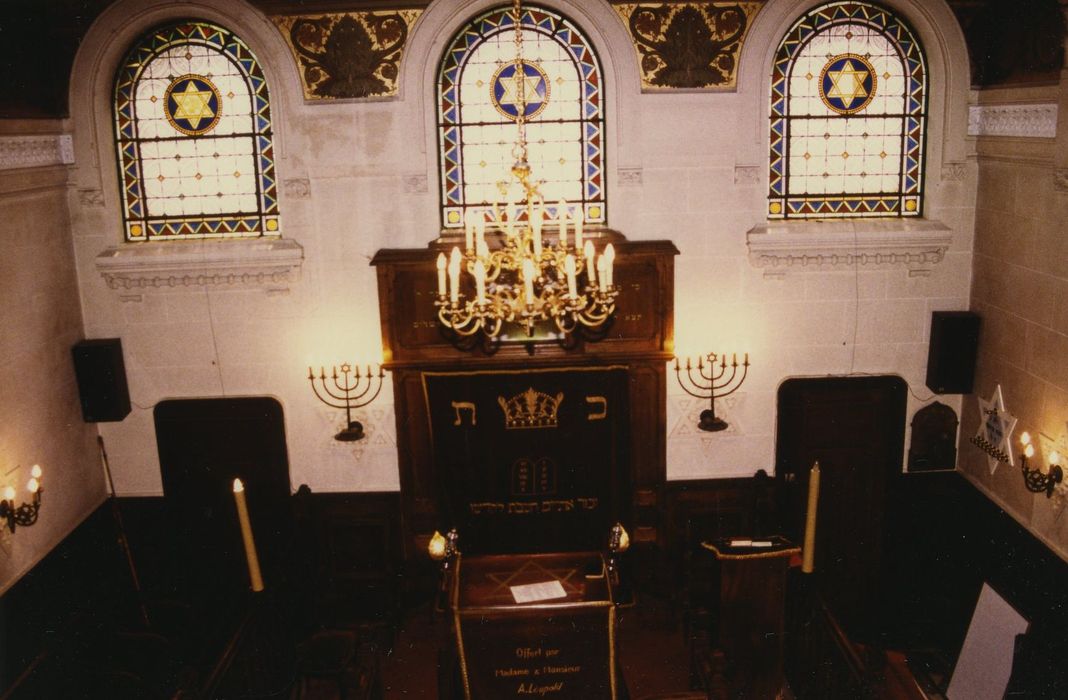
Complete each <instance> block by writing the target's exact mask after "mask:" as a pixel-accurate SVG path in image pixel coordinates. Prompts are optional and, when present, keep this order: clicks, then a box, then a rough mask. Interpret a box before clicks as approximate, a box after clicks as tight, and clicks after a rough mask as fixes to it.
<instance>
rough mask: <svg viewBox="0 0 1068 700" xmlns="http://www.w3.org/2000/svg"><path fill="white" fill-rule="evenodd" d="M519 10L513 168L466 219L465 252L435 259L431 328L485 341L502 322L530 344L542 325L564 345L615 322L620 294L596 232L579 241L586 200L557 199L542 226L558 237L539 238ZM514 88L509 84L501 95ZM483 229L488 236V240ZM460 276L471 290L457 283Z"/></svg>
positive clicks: (610, 252)
mask: <svg viewBox="0 0 1068 700" xmlns="http://www.w3.org/2000/svg"><path fill="white" fill-rule="evenodd" d="M521 10H522V8H521V7H520V2H519V1H518V0H515V2H514V3H513V10H512V13H513V22H514V26H515V49H516V54H515V60H514V66H515V67H514V71H513V72H514V79H513V78H508V80H514V95H515V115H514V116H508V115H506V116H508V118H509V119H512V120H513V121H514V122H515V124H516V132H517V133H516V136H517V138H516V142H515V145H514V147H513V148H512V156H513V157H514V158H515V161H514V164H513V165H512V166H511V169H510V171H509V172H506V173H502V174H503V175H505V179H502V180H501V181H499V182H498V183H497V191H496V192H495V193H494V194H493V195H492V203H490V202H489V201H486V202H485V206H484V208H479V207H482V205H481V204H478V203H477V202H476V203H474V206H471V207H469V208H468V209H467V210H466V211H465V212H464V245H463V248H464V249H463V252H461V250H460V248H459V246H455V247H453V249H452V251H451V252H450V253H449V257H448V263H447V266H445V265H444V264H443V261H444V257H443V256H439V257H438V260H437V270H438V294H437V299H436V300H435V301H434V306H435V307H437V309H438V320H439V321H440V322H441V324H442V325H443V326H444V327H446V328H448V329H450V330H451V331H452V332H453V333H455V334H456V336H459V337H461V338H463V337H468V336H472V335H474V334H475V333H478V332H481V333H482V334H483V335H484V337H485V338H488V339H490V340H493V339H496V338H498V337H499V336H500V334H501V331H502V328H503V327H504V325H505V324H508V325H513V326H519V327H520V328H522V329H523V330H524V331H525V332H526V335H527V337H528V338H532V337H534V333H535V328H536V327H539V326H542V328H543V326H544V324H543V322H548V321H551V322H552V323H553V324H555V326H556V329H557V330H558V331H559V332H560V334H561V335H562V336H565V337H566V336H570V335H571V334H572V333H573V332H575V331H578V330H581V329H582V328H589V329H593V330H600V329H602V328H603V327H604V325H605V324H606V323H607V322H608V321H609V320H610V319H611V318H612V316H613V315H614V314H615V301H616V297H617V296H618V295H619V288H618V287H616V286H615V285H614V284H613V280H612V265H613V261H614V259H615V250H614V249H613V248H612V244H611V243H609V244H607V245H606V246H605V247H604V251H603V252H602V253H601V254H600V255H598V254H597V251H596V248H595V246H594V241H593V240H590V239H591V238H593V239H599V238H600V237H601V233H600V232H597V233H595V234H593V235H592V236H587V232H586V231H585V230H584V225H585V202H582V201H579V202H575V203H574V204H573V205H571V204H568V202H567V200H566V199H564V198H561V199H559V201H558V202H557V203H556V211H555V220H554V219H553V218H551V217H550V218H549V221H548V225H549V226H552V225H554V224H555V226H556V227H557V236H556V237H555V239H554V240H553V239H550V240H547V239H546V238H545V237H544V236H543V234H544V233H545V232H544V230H543V229H544V226H545V225H546V223H547V222H546V209H545V197H544V196H543V195H542V193H541V191H540V186H541V185H542V184H543V182H542V181H539V180H537V179H536V178H535V177H534V176H533V173H532V172H531V167H530V163H529V161H528V158H527V155H528V149H527V137H526V124H527V120H528V119H532V118H536V115H537V112H536V111H530V110H528V109H527V106H528V102H527V89H528V86H527V82H528V81H527V79H526V77H525V76H527V75H528V73H527V69H528V67H529V66H530V65H531V63H530V62H528V61H524V59H523V28H522V27H523V25H522V22H521V19H520V18H521V16H522V12H521ZM512 88H513V86H512V84H511V83H510V84H509V87H508V90H509V91H511V90H512ZM490 97H491V99H492V95H491V96H490ZM531 97H532V98H535V97H536V96H534V95H531ZM528 112H530V113H529V114H528ZM557 194H563V193H562V192H560V193H557ZM502 200H503V201H504V206H503V207H502V206H501V204H500V203H501V201H502ZM568 219H570V220H571V221H570V225H573V226H574V231H575V236H574V243H573V244H572V242H571V241H570V240H569V239H568V226H569V221H568ZM487 223H489V224H490V225H491V226H493V227H494V229H495V231H493V232H492V233H493V234H494V235H492V236H491V238H490V240H489V241H487V239H486V225H487ZM445 273H447V275H446V274H445ZM464 273H467V275H468V276H470V278H471V279H473V281H474V284H472V283H471V282H470V281H467V282H465V281H464V279H466V278H465V277H463V274H464ZM446 278H447V280H446ZM446 281H447V284H446ZM461 285H463V287H464V290H467V291H466V292H465V291H464V290H461ZM472 287H474V290H473V291H474V294H472V293H471V290H472Z"/></svg>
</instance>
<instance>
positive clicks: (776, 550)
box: [701, 537, 801, 700]
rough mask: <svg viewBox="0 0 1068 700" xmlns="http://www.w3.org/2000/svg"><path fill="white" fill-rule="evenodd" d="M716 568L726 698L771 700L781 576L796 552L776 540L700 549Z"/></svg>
mask: <svg viewBox="0 0 1068 700" xmlns="http://www.w3.org/2000/svg"><path fill="white" fill-rule="evenodd" d="M701 546H702V547H704V548H705V549H707V550H708V551H710V552H711V553H712V554H713V555H714V556H715V557H716V559H717V560H718V562H719V567H720V593H719V612H718V616H717V621H718V634H717V636H716V640H717V645H718V647H719V649H720V650H722V651H723V655H724V657H725V659H726V669H727V672H726V681H727V687H728V688H729V690H730V697H731V698H745V699H746V700H764V699H765V698H766V699H768V700H774V699H775V698H779V697H781V693H782V686H783V628H784V617H785V607H786V572H787V569H788V568H789V564H790V557H792V556H794V555H795V554H800V552H801V550H800V549H799V548H798V547H796V546H795V545H794V544H792V543H791V542H789V541H787V540H786V539H784V538H782V537H768V538H763V539H758V540H742V539H739V538H730V539H718V540H715V541H713V542H704V543H702V545H701Z"/></svg>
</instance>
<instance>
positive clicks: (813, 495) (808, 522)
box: [801, 462, 820, 574]
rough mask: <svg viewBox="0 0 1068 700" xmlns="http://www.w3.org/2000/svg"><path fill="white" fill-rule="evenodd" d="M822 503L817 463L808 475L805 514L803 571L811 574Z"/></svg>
mask: <svg viewBox="0 0 1068 700" xmlns="http://www.w3.org/2000/svg"><path fill="white" fill-rule="evenodd" d="M819 501H820V463H819V462H815V463H813V465H812V469H811V470H810V471H809V473H808V510H807V511H806V512H805V548H804V553H803V554H802V555H801V571H802V572H804V573H806V574H811V573H812V571H813V568H814V565H815V562H816V510H817V508H818V506H819Z"/></svg>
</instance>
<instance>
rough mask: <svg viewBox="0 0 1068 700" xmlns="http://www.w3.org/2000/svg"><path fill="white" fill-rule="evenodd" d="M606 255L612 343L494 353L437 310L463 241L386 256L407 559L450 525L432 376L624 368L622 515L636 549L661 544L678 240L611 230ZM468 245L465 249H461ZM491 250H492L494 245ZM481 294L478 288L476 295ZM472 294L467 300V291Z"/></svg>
mask: <svg viewBox="0 0 1068 700" xmlns="http://www.w3.org/2000/svg"><path fill="white" fill-rule="evenodd" d="M591 237H592V238H593V239H594V240H595V244H596V245H597V246H598V248H601V247H603V245H604V244H605V243H607V242H612V243H613V245H614V246H615V248H616V252H617V258H616V272H615V279H616V282H617V284H619V285H620V287H621V288H622V290H621V293H620V295H619V298H618V300H617V303H616V312H615V317H614V319H613V321H612V323H611V325H610V326H609V328H608V330H607V333H605V334H604V337H602V338H600V339H597V340H590V339H582V338H576V339H575V340H574V341H573V342H571V343H569V344H568V345H567V346H566V347H565V346H564V345H563V344H561V343H560V342H558V341H556V340H552V339H549V340H535V341H531V342H526V341H509V342H504V343H501V344H500V345H499V346H497V347H496V348H493V349H491V350H488V351H487V350H486V349H485V348H483V347H481V346H477V347H474V348H472V349H460V348H458V347H456V346H455V345H454V344H453V343H452V342H450V340H449V338H448V336H447V335H446V332H445V330H444V329H443V328H442V327H441V325H440V324H439V322H438V319H437V309H436V308H435V307H434V303H433V302H434V299H435V298H436V289H437V270H436V267H435V260H436V258H437V255H438V253H439V252H441V251H445V252H447V251H448V250H449V249H451V247H452V246H453V245H454V244H455V243H456V241H455V240H453V239H451V238H450V239H439V240H438V241H435V242H433V243H431V244H430V245H428V246H427V248H425V249H383V250H379V251H378V252H377V253H376V255H375V257H374V258H373V259H372V261H371V265H373V266H374V267H375V268H376V270H377V276H378V298H379V311H380V317H381V323H382V344H383V356H384V358H385V367H386V369H388V370H389V371H390V372H391V373H392V375H393V391H394V409H395V412H396V420H397V446H398V459H399V466H400V485H401V509H402V517H403V528H404V546H405V554H406V556H410V555H411V554H412V553H413V551H412V547H418V548H419V549H422V548H423V547H424V546H425V543H426V538H427V537H429V535H430V534H431V533H432V532H433V531H434V530H435V529H441V528H443V527H447V526H449V523H447V522H445V518H444V517H443V514H442V513H441V504H442V501H443V499H442V484H443V482H442V480H443V479H445V478H447V475H444V474H438V473H436V467H435V459H434V453H433V447H432V436H431V427H430V417H429V415H428V408H427V400H426V395H425V389H424V380H423V375H424V373H426V372H437V373H441V372H480V371H486V372H493V371H501V372H516V371H525V370H552V369H565V368H566V369H569V370H575V369H578V370H581V369H582V368H584V367H587V368H603V367H607V366H613V367H624V368H625V369H626V372H627V384H628V394H629V396H628V403H629V415H628V417H627V418H626V421H627V424H626V425H625V426H623V430H624V431H625V432H626V434H627V436H628V439H629V450H628V455H627V462H628V464H627V465H626V469H627V470H628V472H629V473H628V474H626V475H625V477H626V478H625V479H623V480H622V482H621V483H626V484H627V485H628V486H627V489H628V493H627V494H624V498H623V499H622V502H621V503H619V504H618V507H617V511H616V512H617V513H618V514H619V517H620V519H621V520H622V521H623V522H624V524H625V525H626V526H627V528H628V530H630V532H631V535H632V539H634V540H635V541H637V542H642V541H649V542H651V541H654V540H655V539H656V517H657V505H658V497H659V492H660V489H661V486H662V485H663V483H664V481H665V436H666V425H665V423H666V418H665V402H666V363H667V362H668V361H669V360H671V358H672V357H673V349H674V348H673V305H674V295H675V291H674V257H675V256H676V255H677V254H678V249H677V248H676V247H675V246H674V244H672V243H671V242H670V241H627V240H626V239H625V238H624V237H623V236H622V235H620V234H618V233H616V232H613V231H609V230H603V231H599V232H598V231H594V232H591ZM461 243H462V241H461ZM491 245H492V243H491ZM471 291H473V290H471ZM464 292H465V294H466V293H469V292H468V290H464Z"/></svg>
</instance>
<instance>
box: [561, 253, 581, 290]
mask: <svg viewBox="0 0 1068 700" xmlns="http://www.w3.org/2000/svg"><path fill="white" fill-rule="evenodd" d="M564 272H565V273H567V293H568V294H570V295H571V296H573V297H575V296H578V284H577V283H576V282H575V256H574V255H571V254H570V253H568V255H567V257H566V258H564Z"/></svg>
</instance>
